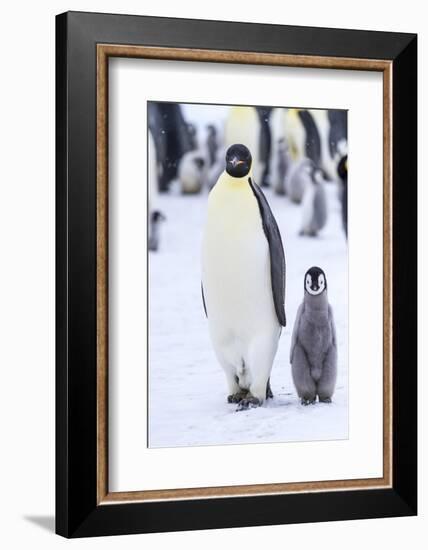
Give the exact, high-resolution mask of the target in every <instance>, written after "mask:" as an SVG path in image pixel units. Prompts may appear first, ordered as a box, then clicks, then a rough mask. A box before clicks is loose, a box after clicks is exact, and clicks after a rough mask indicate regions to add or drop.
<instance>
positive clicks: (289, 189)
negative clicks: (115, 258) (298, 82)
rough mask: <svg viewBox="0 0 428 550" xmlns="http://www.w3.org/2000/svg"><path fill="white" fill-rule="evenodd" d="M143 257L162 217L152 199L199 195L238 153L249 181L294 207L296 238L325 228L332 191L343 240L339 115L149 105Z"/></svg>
mask: <svg viewBox="0 0 428 550" xmlns="http://www.w3.org/2000/svg"><path fill="white" fill-rule="evenodd" d="M148 126H149V130H148V154H149V170H148V179H149V250H152V251H156V250H157V249H158V247H159V241H160V232H161V229H160V226H161V224H162V223H163V222H164V221H165V216H164V215H163V214H162V212H160V211H159V210H158V209H157V197H158V194H159V193H181V194H182V195H189V194H197V193H207V192H208V191H209V190H211V189H212V187H213V186H214V185H215V184H216V182H217V180H218V178H219V176H220V174H221V173H222V172H223V171H224V169H225V152H226V150H227V149H228V147H229V146H230V145H232V144H234V143H243V144H244V145H246V146H247V147H248V148H249V149H250V151H251V154H252V157H253V167H252V177H253V180H254V181H255V182H256V183H257V184H258V185H260V186H262V187H266V188H271V190H272V192H273V193H276V194H277V195H283V196H284V200H289V201H292V202H293V203H295V204H298V205H300V207H301V225H300V227H299V228H296V231H298V232H299V234H300V235H302V236H310V237H316V236H317V235H318V232H319V231H321V230H322V228H323V227H324V225H325V224H326V222H327V218H328V207H327V201H326V192H325V187H326V186H328V185H335V186H337V188H338V196H339V201H340V204H341V209H342V220H343V230H344V234H345V236H347V223H348V213H347V198H348V190H347V181H348V157H347V149H348V148H347V135H348V132H347V112H346V111H343V110H322V109H294V108H282V107H281V108H277V107H275V108H272V107H248V106H230V107H226V106H216V105H196V104H195V105H188V104H179V103H163V102H149V104H148Z"/></svg>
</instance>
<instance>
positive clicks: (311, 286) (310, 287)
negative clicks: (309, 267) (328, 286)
mask: <svg viewBox="0 0 428 550" xmlns="http://www.w3.org/2000/svg"><path fill="white" fill-rule="evenodd" d="M314 279H315V280H314ZM305 288H306V292H308V294H310V295H311V296H317V294H321V292H324V290H325V277H324V275H323V274H322V273H320V274H319V275H318V276H317V277H312V276H311V275H310V274H309V273H308V274H307V275H306V280H305Z"/></svg>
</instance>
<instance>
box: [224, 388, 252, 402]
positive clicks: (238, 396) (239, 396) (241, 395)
mask: <svg viewBox="0 0 428 550" xmlns="http://www.w3.org/2000/svg"><path fill="white" fill-rule="evenodd" d="M247 395H248V392H247V391H245V390H242V391H239V392H237V393H232V394H231V395H228V396H227V402H228V403H241V401H242V400H243V399H245V398H246V397H247Z"/></svg>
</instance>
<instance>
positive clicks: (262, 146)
mask: <svg viewBox="0 0 428 550" xmlns="http://www.w3.org/2000/svg"><path fill="white" fill-rule="evenodd" d="M256 110H257V113H258V115H259V119H260V142H259V153H260V164H261V170H262V172H261V175H260V178H261V179H260V185H261V186H262V187H267V186H268V185H269V168H270V167H269V157H270V154H271V148H272V135H271V131H270V125H269V117H270V115H271V112H272V107H256Z"/></svg>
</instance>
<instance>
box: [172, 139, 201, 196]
mask: <svg viewBox="0 0 428 550" xmlns="http://www.w3.org/2000/svg"><path fill="white" fill-rule="evenodd" d="M206 166H207V160H206V158H205V155H204V154H203V152H202V151H198V150H197V151H190V152H189V153H186V154H185V155H183V158H182V159H181V160H180V164H179V167H178V180H179V182H180V189H181V192H182V193H183V194H192V193H199V192H200V190H201V189H202V185H203V183H204V179H205V176H206Z"/></svg>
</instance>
